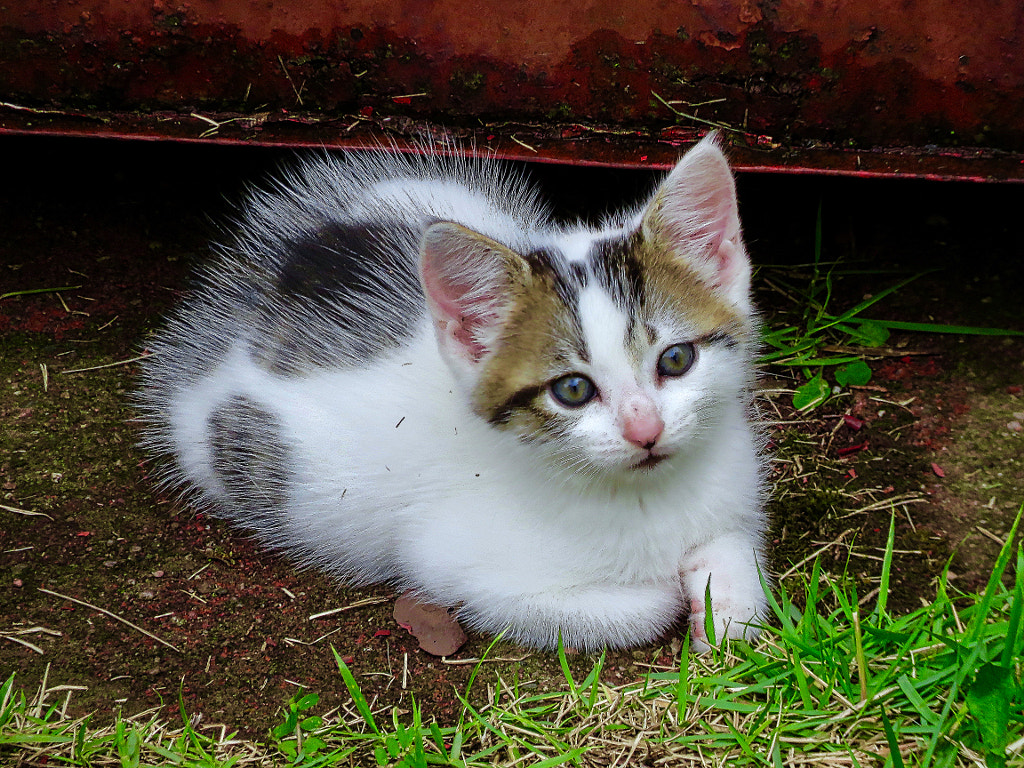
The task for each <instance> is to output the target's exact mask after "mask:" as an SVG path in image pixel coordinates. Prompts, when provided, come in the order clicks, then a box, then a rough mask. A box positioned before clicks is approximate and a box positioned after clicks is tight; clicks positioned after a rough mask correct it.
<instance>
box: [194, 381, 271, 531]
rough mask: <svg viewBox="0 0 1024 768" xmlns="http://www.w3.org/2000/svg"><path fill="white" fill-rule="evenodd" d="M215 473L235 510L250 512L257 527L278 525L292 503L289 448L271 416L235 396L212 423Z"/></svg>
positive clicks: (211, 446) (217, 412)
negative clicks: (285, 510)
mask: <svg viewBox="0 0 1024 768" xmlns="http://www.w3.org/2000/svg"><path fill="white" fill-rule="evenodd" d="M208 424H209V434H210V450H211V453H212V455H213V462H212V466H213V471H214V473H215V474H216V475H217V478H218V479H219V480H220V482H221V483H222V484H223V486H224V488H225V489H226V491H227V494H228V498H229V501H230V504H231V507H232V508H233V509H236V510H247V511H248V512H249V513H251V514H252V516H253V518H254V519H255V521H256V524H257V525H260V524H269V525H273V523H274V518H276V517H278V516H279V515H280V514H281V510H283V509H285V507H286V505H287V502H288V491H287V489H288V484H289V482H290V481H291V473H290V472H289V470H288V467H289V466H290V463H289V456H288V446H287V445H285V443H284V440H283V438H282V435H281V424H280V422H279V421H278V419H277V417H276V416H274V415H273V414H272V413H268V412H267V411H265V410H263V409H262V408H260V407H259V406H258V405H256V404H255V403H253V402H252V401H251V400H249V399H248V398H245V397H242V396H235V397H232V398H231V399H230V400H228V401H227V402H226V403H224V404H223V405H221V406H219V407H218V408H216V409H215V410H214V411H213V412H212V413H211V414H210V418H209V420H208Z"/></svg>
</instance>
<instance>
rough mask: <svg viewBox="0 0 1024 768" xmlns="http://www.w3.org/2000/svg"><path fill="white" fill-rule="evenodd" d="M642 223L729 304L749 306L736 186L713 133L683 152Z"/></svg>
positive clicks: (656, 240) (649, 235)
mask: <svg viewBox="0 0 1024 768" xmlns="http://www.w3.org/2000/svg"><path fill="white" fill-rule="evenodd" d="M641 229H642V231H643V233H644V236H645V238H647V239H648V240H649V241H651V242H652V243H654V244H655V245H656V246H658V247H660V248H662V249H666V250H668V251H669V253H671V254H672V255H673V256H675V258H678V259H681V260H683V261H685V262H686V263H687V264H688V265H689V266H691V267H692V268H694V269H696V271H697V273H698V275H699V276H700V277H701V278H702V279H703V280H704V281H705V282H706V283H708V284H709V285H711V286H712V287H713V288H714V289H715V290H716V291H718V292H720V293H721V294H722V295H723V296H724V297H725V298H726V299H727V300H729V301H730V302H731V303H732V304H733V305H735V306H737V307H740V308H741V309H743V310H745V311H750V259H749V258H748V256H747V252H746V249H745V248H744V246H743V239H742V236H741V232H740V216H739V209H738V207H737V204H736V186H735V184H734V182H733V178H732V173H731V171H730V170H729V164H728V162H727V161H726V159H725V155H723V154H722V150H721V149H720V148H719V146H718V138H717V135H715V134H712V135H710V136H708V137H707V138H705V139H703V140H702V141H701V142H700V143H698V144H697V145H696V146H694V147H693V149H691V150H690V151H689V152H687V153H686V154H685V155H684V156H683V158H682V159H681V160H680V161H679V163H678V164H677V165H676V167H675V168H674V169H673V170H672V172H671V173H670V174H669V175H668V177H667V178H666V179H665V181H664V182H662V184H661V186H660V187H659V188H658V190H657V192H656V193H655V195H654V198H653V199H652V200H651V202H650V203H649V204H648V206H647V208H646V210H645V211H644V213H643V218H642V223H641Z"/></svg>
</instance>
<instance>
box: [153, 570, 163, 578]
mask: <svg viewBox="0 0 1024 768" xmlns="http://www.w3.org/2000/svg"><path fill="white" fill-rule="evenodd" d="M153 576H154V577H155V578H157V579H162V578H163V577H164V572H163V571H153Z"/></svg>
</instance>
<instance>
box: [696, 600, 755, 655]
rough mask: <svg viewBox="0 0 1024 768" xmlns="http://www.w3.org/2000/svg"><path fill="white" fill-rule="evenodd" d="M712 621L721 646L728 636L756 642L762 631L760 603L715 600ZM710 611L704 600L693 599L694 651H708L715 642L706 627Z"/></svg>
mask: <svg viewBox="0 0 1024 768" xmlns="http://www.w3.org/2000/svg"><path fill="white" fill-rule="evenodd" d="M711 614H712V624H713V626H714V631H715V637H714V643H713V644H714V645H719V644H721V643H722V641H723V640H724V639H726V638H729V639H730V640H738V639H743V640H748V641H753V640H756V639H757V636H758V635H759V634H761V629H760V628H759V627H758V626H757V624H756V623H755V622H756V621H757V606H755V605H746V606H737V605H733V604H731V603H730V601H727V600H722V601H718V600H713V601H712V604H711ZM706 623H707V612H706V611H705V610H704V603H703V602H702V601H700V600H691V601H690V648H691V650H693V652H694V653H707V652H708V651H710V650H711V647H712V642H711V641H710V639H709V638H708V633H707V629H706V626H705V625H706Z"/></svg>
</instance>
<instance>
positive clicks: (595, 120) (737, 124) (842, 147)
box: [0, 0, 1024, 180]
mask: <svg viewBox="0 0 1024 768" xmlns="http://www.w3.org/2000/svg"><path fill="white" fill-rule="evenodd" d="M1022 51H1024V4H1021V3H1020V2H1017V0H986V2H985V3H983V4H981V5H978V4H971V3H964V2H962V1H961V0H859V1H858V2H843V1H842V0H740V1H739V2H723V1H722V0H688V1H687V2H682V1H681V0H647V1H646V2H642V3H632V4H630V3H623V2H622V1H621V0H580V1H579V2H574V3H538V2H535V0H431V1H429V2H428V1H427V0H391V2H381V0H347V1H346V2H340V1H339V0H307V2H303V3H301V4H300V3H296V2H288V1H287V0H0V101H2V102H3V106H0V132H17V133H25V132H43V133H46V132H50V133H59V134H62V135H69V134H70V135H107V136H128V137H133V138H164V139H173V140H179V141H180V140H209V141H223V142H235V141H245V142H261V143H283V144H299V145H310V144H327V145H340V146H347V145H351V144H353V143H354V144H359V143H361V142H365V141H368V140H373V139H375V138H378V137H380V136H381V135H382V134H387V135H398V136H399V137H402V136H411V135H413V134H415V133H416V132H418V131H423V130H427V131H429V130H436V126H438V125H444V126H446V127H447V128H451V129H454V130H455V131H456V132H457V133H462V134H464V135H466V134H472V136H473V138H474V139H475V141H476V142H477V145H478V146H479V147H481V148H482V149H487V148H490V149H491V150H493V151H495V152H496V153H498V154H501V155H503V156H517V157H523V158H525V159H547V160H552V161H569V162H581V163H600V164H611V165H630V166H632V165H639V166H649V165H651V166H655V167H658V166H662V165H666V164H668V163H669V162H671V158H672V157H674V156H675V154H676V153H677V152H678V146H679V145H680V144H683V143H686V142H687V141H689V140H691V139H692V138H693V136H694V135H695V133H696V131H697V130H706V129H708V128H710V127H712V126H721V127H723V130H724V131H725V132H726V133H727V134H728V135H730V136H731V137H733V139H734V143H735V144H736V145H737V150H736V152H735V153H734V154H735V155H736V156H737V159H738V162H739V163H740V164H741V165H742V166H744V167H749V168H752V169H761V170H780V169H783V170H790V171H793V172H831V173H848V174H857V175H887V174H894V175H914V176H925V177H936V178H947V177H956V178H979V179H1010V180H1024V162H1022V161H1024V154H1022V153H1024V53H1022ZM489 137H491V138H489Z"/></svg>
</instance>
